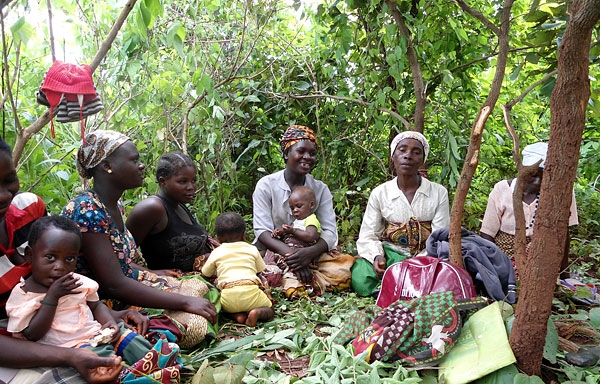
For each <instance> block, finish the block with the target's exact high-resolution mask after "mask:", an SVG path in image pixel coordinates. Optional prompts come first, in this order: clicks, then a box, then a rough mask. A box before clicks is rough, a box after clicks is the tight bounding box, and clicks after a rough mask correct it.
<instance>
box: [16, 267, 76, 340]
mask: <svg viewBox="0 0 600 384" xmlns="http://www.w3.org/2000/svg"><path fill="white" fill-rule="evenodd" d="M80 286H81V282H80V281H79V279H78V278H76V277H75V276H73V273H68V274H66V275H64V276H63V277H61V278H60V279H58V280H56V281H55V282H54V283H52V285H51V286H50V288H48V292H47V293H46V297H44V300H43V301H44V302H48V303H53V304H57V303H58V299H60V298H61V297H63V296H65V295H70V294H73V293H78V291H77V288H79V287H80ZM55 314H56V306H55V305H47V304H42V305H41V306H40V308H39V309H38V310H37V312H36V313H35V315H33V317H32V318H31V321H30V322H29V325H28V326H27V328H25V329H23V330H22V331H21V334H23V336H25V338H27V340H31V341H37V340H39V339H41V338H42V337H44V335H45V334H46V333H48V330H49V329H50V325H51V324H52V320H53V319H54V315H55Z"/></svg>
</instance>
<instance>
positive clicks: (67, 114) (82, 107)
mask: <svg viewBox="0 0 600 384" xmlns="http://www.w3.org/2000/svg"><path fill="white" fill-rule="evenodd" d="M37 101H38V103H40V104H43V105H45V106H47V107H50V126H51V131H52V137H53V138H54V137H55V135H54V122H53V117H54V115H55V109H56V121H58V122H61V123H70V122H73V121H81V137H82V139H84V137H85V124H84V121H83V119H84V117H87V116H89V115H93V114H95V113H98V112H100V111H101V110H102V109H104V106H103V105H102V101H100V97H98V94H97V93H96V87H94V81H93V80H92V69H91V68H90V66H89V65H87V64H68V63H63V62H62V61H59V60H56V61H55V62H54V63H53V64H52V66H51V67H50V69H49V70H48V72H46V76H45V77H44V81H43V82H42V87H41V88H40V92H39V93H38V95H37ZM84 140H85V139H84Z"/></svg>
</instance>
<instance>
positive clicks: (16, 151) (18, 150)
mask: <svg viewBox="0 0 600 384" xmlns="http://www.w3.org/2000/svg"><path fill="white" fill-rule="evenodd" d="M136 1H137V0H129V1H128V2H127V4H125V6H124V7H123V10H122V11H121V14H120V15H119V17H118V18H117V20H116V21H115V23H114V24H113V27H112V29H111V30H110V32H109V33H108V36H106V39H104V41H103V42H102V44H100V49H98V52H97V53H96V56H94V58H93V59H92V62H91V64H90V67H91V68H92V72H94V71H95V70H96V68H98V65H100V62H101V61H102V59H104V57H105V56H106V54H107V53H108V50H109V49H110V47H111V46H112V43H113V42H114V41H115V38H116V37H117V34H118V33H119V30H120V29H121V27H122V26H123V23H124V22H125V20H126V19H127V16H128V15H129V13H130V12H131V10H132V9H133V6H134V5H135V3H136ZM49 122H50V110H49V109H47V110H46V112H44V113H43V114H42V116H40V117H38V119H37V120H36V121H34V122H33V123H32V124H31V125H30V126H29V127H26V128H24V129H23V130H21V131H20V132H17V139H16V141H15V145H14V146H13V161H14V163H15V164H18V163H19V160H20V159H21V156H22V155H23V150H24V149H25V145H26V144H27V141H29V139H31V137H33V135H35V134H36V133H38V132H39V131H41V130H42V128H44V127H45V126H46V125H47V124H48V123H49Z"/></svg>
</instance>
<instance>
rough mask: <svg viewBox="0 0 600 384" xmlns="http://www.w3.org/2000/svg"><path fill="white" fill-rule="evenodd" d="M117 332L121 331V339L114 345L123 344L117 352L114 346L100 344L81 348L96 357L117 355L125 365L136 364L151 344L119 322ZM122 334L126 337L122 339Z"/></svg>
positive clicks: (149, 348)
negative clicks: (92, 352)
mask: <svg viewBox="0 0 600 384" xmlns="http://www.w3.org/2000/svg"><path fill="white" fill-rule="evenodd" d="M119 330H120V331H121V339H123V341H121V339H119V340H117V342H116V343H115V344H118V343H119V342H120V341H121V342H122V343H124V344H123V345H121V346H120V348H119V350H118V351H116V350H115V344H112V343H111V344H100V345H98V346H96V347H92V346H91V345H89V344H84V345H82V347H84V348H87V349H91V350H92V351H94V352H95V353H96V354H97V355H98V356H102V357H110V356H112V355H115V354H116V355H118V356H121V357H122V358H123V361H125V362H126V363H127V364H129V365H132V364H134V363H136V362H137V361H138V360H141V359H142V357H144V356H145V355H146V353H147V352H148V351H149V350H151V349H152V344H150V342H149V341H148V340H146V339H145V338H144V337H143V336H140V335H138V334H137V333H135V332H132V331H131V330H129V329H128V328H125V325H124V324H123V323H122V322H120V323H119ZM124 334H127V336H125V337H124Z"/></svg>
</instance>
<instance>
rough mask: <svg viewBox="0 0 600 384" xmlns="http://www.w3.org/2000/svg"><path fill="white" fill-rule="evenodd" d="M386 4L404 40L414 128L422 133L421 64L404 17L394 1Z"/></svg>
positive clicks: (423, 122)
mask: <svg viewBox="0 0 600 384" xmlns="http://www.w3.org/2000/svg"><path fill="white" fill-rule="evenodd" d="M385 3H386V4H387V5H388V7H389V9H390V12H391V14H392V17H393V18H394V20H395V21H396V24H397V25H398V31H400V34H401V35H402V36H403V37H404V39H405V40H406V56H407V58H408V63H409V65H410V71H411V73H412V78H413V87H414V88H415V114H414V121H415V125H414V130H415V131H419V132H421V133H423V131H424V130H425V105H426V104H427V98H426V94H425V83H424V82H423V72H422V71H421V65H420V64H419V58H418V57H417V52H416V51H415V48H414V44H413V41H412V38H411V34H410V30H409V29H408V28H407V27H406V24H405V23H404V17H403V16H402V14H401V13H400V11H398V7H397V6H396V3H395V2H394V1H392V0H385Z"/></svg>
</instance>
